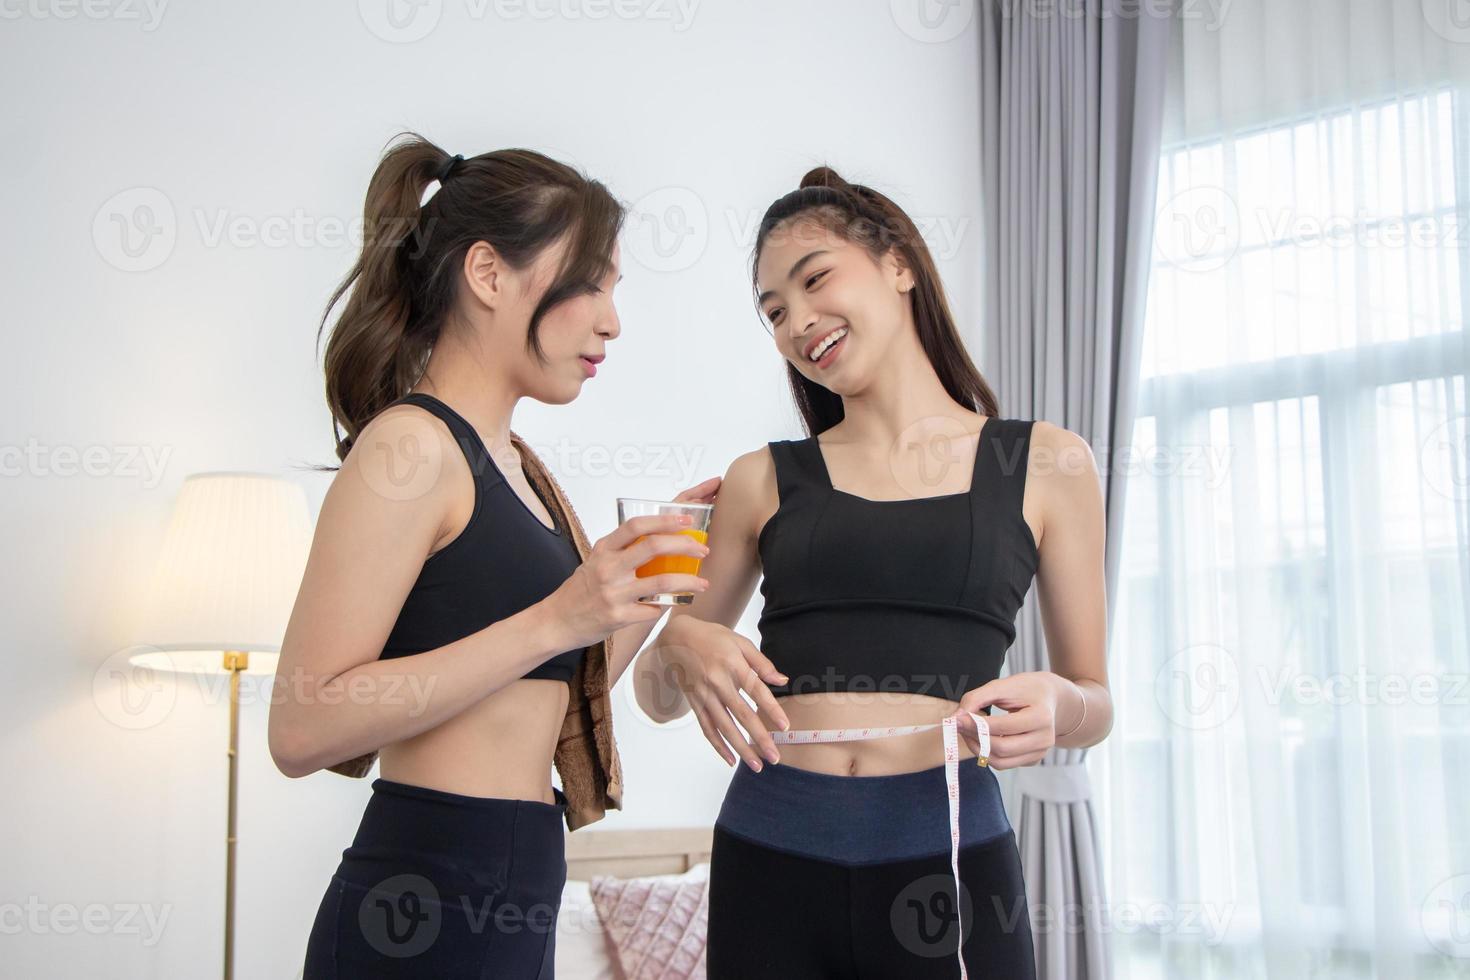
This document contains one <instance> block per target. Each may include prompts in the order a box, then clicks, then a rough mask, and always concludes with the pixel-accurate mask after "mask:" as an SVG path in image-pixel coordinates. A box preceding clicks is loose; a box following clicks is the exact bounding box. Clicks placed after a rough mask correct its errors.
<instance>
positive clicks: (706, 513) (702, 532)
mask: <svg viewBox="0 0 1470 980" xmlns="http://www.w3.org/2000/svg"><path fill="white" fill-rule="evenodd" d="M714 509H715V505H714V504H683V503H675V502H674V501H671V500H641V499H639V498H636V497H619V498H618V524H619V525H621V524H622V523H623V522H624V521H627V520H629V519H630V518H633V517H650V516H652V517H657V516H661V515H664V514H688V515H689V516H690V517H692V518H693V519H694V520H693V523H691V524H690V525H689V526H688V527H686V528H684V529H683V530H682V531H677V532H675V533H677V534H685V535H688V536H689V537H691V538H693V539H694V540H696V541H698V542H699V543H700V544H707V543H708V542H709V518H710V514H711V513H712V512H713V511H714ZM638 540H639V541H642V540H643V536H642V535H640V536H639V538H638ZM666 572H675V573H682V574H685V575H698V574H699V559H698V558H696V557H695V556H694V555H654V556H653V558H652V559H650V560H649V561H648V562H646V563H644V564H642V565H640V566H638V577H639V578H648V577H650V576H652V575H663V574H664V573H666ZM638 601H639V602H646V603H648V604H649V605H651V606H683V605H688V604H689V603H691V602H693V601H694V593H693V592H658V593H655V594H653V595H646V596H639V597H638Z"/></svg>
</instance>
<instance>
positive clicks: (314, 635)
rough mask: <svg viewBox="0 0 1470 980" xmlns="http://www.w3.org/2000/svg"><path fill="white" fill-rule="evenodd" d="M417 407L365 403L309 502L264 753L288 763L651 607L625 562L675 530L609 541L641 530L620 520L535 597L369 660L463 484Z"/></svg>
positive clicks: (301, 767) (406, 731) (386, 735)
mask: <svg viewBox="0 0 1470 980" xmlns="http://www.w3.org/2000/svg"><path fill="white" fill-rule="evenodd" d="M429 418H431V417H430V416H428V414H427V413H424V412H423V410H422V409H419V408H416V407H414V406H396V407H394V408H391V409H388V410H387V411H385V412H383V413H382V414H381V415H379V416H378V417H377V418H376V419H374V420H373V421H372V422H371V423H370V424H369V425H368V426H367V427H366V428H365V429H364V430H363V432H362V433H361V435H360V436H359V438H358V439H357V441H356V443H355V444H354V446H353V449H352V451H351V452H349V453H348V455H347V458H346V459H345V460H343V462H342V469H341V470H340V471H339V472H338V473H337V476H336V478H335V479H334V480H333V481H332V485H331V487H330V488H329V489H328V491H327V494H326V497H325V499H324V500H323V502H322V510H321V514H320V516H319V517H318V520H317V528H316V533H315V536H314V538H313V540H312V546H311V552H310V555H309V556H308V559H307V565H306V572H305V575H304V577H303V579H302V583H301V588H300V590H299V592H298V593H297V596H296V604H295V606H294V608H293V609H292V611H291V618H290V621H289V623H288V624H287V627H286V635H285V638H284V639H283V641H282V644H281V661H280V665H279V669H278V671H277V686H276V688H275V693H274V694H273V697H272V704H271V712H270V721H269V742H270V750H271V757H272V758H273V759H274V760H275V763H276V766H277V768H279V769H280V770H281V772H283V773H285V774H286V775H288V776H291V777H298V776H304V775H307V774H309V773H312V772H315V771H316V770H317V769H320V768H324V767H326V766H330V765H333V764H335V763H337V762H341V761H343V760H346V759H351V758H355V757H357V756H359V755H362V754H364V753H367V752H371V751H375V750H377V749H379V748H381V747H382V746H384V745H387V744H390V743H392V742H396V741H401V740H402V739H405V738H409V737H411V736H413V735H416V734H419V733H420V732H423V731H426V730H428V729H430V728H433V727H435V726H436V725H438V724H440V723H442V722H444V721H446V720H448V719H449V718H452V717H454V716H456V715H458V714H459V713H460V712H462V711H464V710H465V709H466V708H468V707H470V706H471V705H473V704H475V703H477V702H478V701H480V700H482V699H483V698H485V697H487V696H489V695H490V694H493V693H494V692H495V691H498V690H500V689H501V688H503V687H505V686H506V685H507V684H509V683H511V682H512V681H514V680H516V679H518V678H520V677H522V676H523V675H524V674H525V673H526V672H528V671H529V670H531V669H532V668H533V667H535V666H536V665H537V664H540V663H543V662H545V661H546V660H547V659H549V658H550V657H553V656H555V655H556V654H558V653H561V652H563V651H566V650H572V649H576V648H577V647H579V646H584V645H586V644H587V643H591V642H594V641H595V640H596V639H600V638H601V637H602V636H606V635H607V633H608V632H610V631H611V630H612V629H614V628H618V627H621V626H623V625H625V624H628V623H633V622H637V621H640V620H642V619H653V618H656V613H654V614H650V612H649V611H648V609H647V607H639V606H638V605H637V604H636V603H633V604H632V606H631V607H630V606H628V605H627V604H626V603H624V602H623V594H624V593H627V595H628V598H629V600H631V598H632V593H634V592H635V591H636V589H637V587H638V586H637V584H636V583H635V582H634V581H633V574H632V569H633V568H635V567H636V565H630V564H629V563H631V562H635V561H639V560H640V559H641V560H642V561H646V560H647V558H648V557H651V556H652V554H654V553H657V552H659V551H661V550H664V549H667V548H669V547H670V546H671V545H673V544H675V543H679V544H678V547H684V546H685V544H687V543H688V541H689V539H688V538H684V537H682V536H680V537H677V538H676V537H673V536H671V535H667V534H654V535H653V536H652V537H650V538H649V539H647V540H646V541H644V542H642V543H641V544H640V545H637V546H635V547H632V548H627V549H625V550H621V551H619V552H618V553H617V554H612V553H611V552H613V551H618V549H622V546H623V545H624V544H626V543H627V542H628V541H630V540H631V537H630V535H631V534H633V533H634V532H635V531H638V530H640V529H641V530H642V531H643V533H651V531H652V530H653V528H652V527H651V526H648V525H639V526H637V527H632V528H630V527H629V526H628V525H625V526H624V528H621V529H619V530H618V531H616V532H614V534H612V535H609V536H608V537H607V538H604V539H603V540H602V541H599V542H598V546H597V548H595V549H594V551H596V552H597V556H596V560H595V561H594V560H593V557H592V556H589V560H588V562H586V563H584V564H583V565H582V566H579V567H578V569H577V571H576V572H575V573H574V574H573V575H572V576H571V577H570V578H569V579H568V580H567V582H566V583H564V584H563V586H562V587H561V588H560V589H558V590H557V592H555V593H553V594H552V595H551V596H548V597H547V599H545V600H542V601H541V602H540V603H537V604H535V605H532V606H530V607H528V608H527V609H524V610H522V611H521V612H519V613H517V614H515V615H513V616H509V617H507V618H506V619H503V620H500V621H499V622H496V623H493V624H491V625H490V626H487V627H485V628H484V629H482V630H480V631H478V632H476V633H473V634H471V635H469V636H466V637H463V638H462V639H459V640H456V641H455V642H453V643H450V644H446V645H445V646H442V647H439V648H437V649H434V650H429V651H426V652H424V653H419V654H414V655H413V656H408V657H400V658H395V659H391V660H386V661H381V660H379V659H378V657H379V655H380V653H381V651H382V649H383V645H384V643H385V642H386V640H387V637H388V634H389V632H390V631H391V629H392V627H393V623H394V622H395V621H396V619H397V617H398V613H399V611H400V610H401V609H402V606H403V601H404V598H405V597H406V596H407V595H408V592H409V590H410V589H411V588H412V586H413V583H414V581H415V580H416V579H417V578H418V575H419V572H420V571H421V569H422V567H423V563H424V559H425V557H426V556H427V555H428V554H429V552H430V550H431V549H432V548H433V547H434V545H435V542H436V541H438V540H439V539H441V538H442V537H443V536H444V532H445V530H446V528H445V524H446V521H447V519H448V516H449V513H450V507H451V503H452V501H453V500H454V499H455V495H456V494H460V495H462V494H464V493H467V492H471V491H470V490H469V489H468V488H469V487H470V482H469V481H471V479H472V477H471V474H470V470H469V464H468V461H467V460H465V458H464V456H463V454H462V453H461V451H460V449H459V447H458V445H457V444H456V443H455V442H454V441H453V437H452V436H451V435H450V433H449V431H448V429H447V427H445V426H444V425H443V423H442V422H439V421H438V420H437V419H434V420H433V421H432V422H429V421H427V420H428V419H429ZM408 435H412V436H414V437H415V438H414V440H413V441H410V440H407V439H406V438H405V437H406V436H408ZM404 447H408V448H410V449H412V450H413V454H412V455H410V454H407V453H405V452H403V451H402V450H403V449H404ZM420 453H422V454H424V455H423V456H422V457H421V458H420V457H419V456H418V454H420ZM404 474H408V477H407V479H406V480H405V477H404ZM460 499H462V497H461V498H460ZM652 520H654V521H658V520H660V519H656V518H655V519H652ZM664 523H670V522H664ZM680 542H682V543H680ZM624 566H627V567H626V575H624V574H623V569H624ZM665 578H667V579H668V583H667V587H668V588H670V589H676V588H682V589H690V588H692V587H695V586H696V584H697V583H695V582H694V580H693V579H692V577H690V576H667V577H663V576H661V577H658V578H656V579H652V580H649V582H653V583H657V582H662V581H663V580H664V579H665ZM645 584H647V583H645ZM659 587H663V586H659Z"/></svg>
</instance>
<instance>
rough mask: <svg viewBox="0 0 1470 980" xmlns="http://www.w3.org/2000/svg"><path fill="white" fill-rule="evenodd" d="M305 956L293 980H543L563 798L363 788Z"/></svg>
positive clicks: (562, 859)
mask: <svg viewBox="0 0 1470 980" xmlns="http://www.w3.org/2000/svg"><path fill="white" fill-rule="evenodd" d="M372 788H373V795H372V797H371V798H370V799H369V800H368V804H367V809H366V810H365V811H364V812H363V815H362V823H361V824H360V825H359V826H358V829H357V836H356V837H354V838H353V841H352V846H351V847H349V848H347V850H345V851H343V852H342V862H341V864H339V865H338V867H337V871H336V873H335V874H334V875H332V880H331V884H329V885H328V886H327V891H326V894H325V895H324V896H323V897H322V901H321V905H320V907H319V908H318V910H317V916H316V921H315V923H314V924H313V926H312V930H311V937H310V938H309V939H308V940H307V946H306V970H305V973H304V975H303V977H304V980H338V978H341V980H358V978H363V977H372V978H374V980H379V978H381V980H393V978H399V977H403V978H407V977H414V978H422V977H435V978H474V980H488V978H496V980H500V978H504V980H550V978H551V977H552V976H553V968H554V961H555V956H556V916H557V912H558V911H559V910H560V908H561V894H562V887H563V886H564V885H565V883H566V877H567V864H566V838H565V836H564V835H565V823H564V816H563V814H564V813H565V811H566V796H565V795H563V794H562V792H561V790H559V789H557V788H556V787H552V790H553V793H554V794H555V797H556V803H542V802H541V801H539V800H509V799H497V798H486V797H478V796H461V795H460V794H458V793H447V792H444V791H443V790H437V789H427V788H425V787H422V786H411V785H409V784H407V783H398V782H393V781H392V780H387V779H375V780H373V787H372Z"/></svg>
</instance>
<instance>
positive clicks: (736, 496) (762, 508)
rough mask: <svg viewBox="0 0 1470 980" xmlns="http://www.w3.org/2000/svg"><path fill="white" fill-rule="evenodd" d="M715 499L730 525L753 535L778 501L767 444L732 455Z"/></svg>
mask: <svg viewBox="0 0 1470 980" xmlns="http://www.w3.org/2000/svg"><path fill="white" fill-rule="evenodd" d="M718 503H719V504H720V505H721V506H722V507H723V508H724V511H725V514H726V516H727V517H729V518H732V519H733V520H732V526H733V527H735V528H737V529H738V530H740V531H741V532H742V534H743V535H745V536H746V537H749V538H751V539H754V538H755V537H756V536H757V535H758V534H759V533H760V529H761V528H762V527H763V526H764V525H765V523H766V521H767V520H768V519H769V518H770V516H771V515H772V514H774V513H775V512H776V505H777V503H778V500H777V493H776V465H775V461H774V460H772V459H771V450H770V447H769V446H761V447H760V448H759V449H752V450H751V451H750V452H748V453H742V454H741V455H739V456H736V457H735V459H734V460H733V461H732V462H731V463H730V466H729V468H728V469H727V470H726V471H725V478H724V480H723V481H722V482H721V483H720V495H719V498H718Z"/></svg>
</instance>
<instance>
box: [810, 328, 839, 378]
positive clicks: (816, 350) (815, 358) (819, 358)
mask: <svg viewBox="0 0 1470 980" xmlns="http://www.w3.org/2000/svg"><path fill="white" fill-rule="evenodd" d="M848 332H849V328H848V327H847V325H846V324H844V325H842V326H840V327H838V328H837V329H836V330H833V331H831V332H829V333H827V334H825V335H824V336H822V337H819V338H817V340H816V341H814V342H813V343H812V344H811V345H810V346H809V347H807V350H806V359H807V361H808V363H811V364H815V365H817V366H818V367H825V366H826V365H828V364H830V363H831V362H832V360H833V359H834V358H836V356H837V352H838V351H839V350H840V349H841V348H842V347H843V346H844V342H845V341H846V339H847V335H848Z"/></svg>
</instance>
